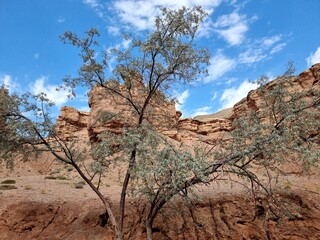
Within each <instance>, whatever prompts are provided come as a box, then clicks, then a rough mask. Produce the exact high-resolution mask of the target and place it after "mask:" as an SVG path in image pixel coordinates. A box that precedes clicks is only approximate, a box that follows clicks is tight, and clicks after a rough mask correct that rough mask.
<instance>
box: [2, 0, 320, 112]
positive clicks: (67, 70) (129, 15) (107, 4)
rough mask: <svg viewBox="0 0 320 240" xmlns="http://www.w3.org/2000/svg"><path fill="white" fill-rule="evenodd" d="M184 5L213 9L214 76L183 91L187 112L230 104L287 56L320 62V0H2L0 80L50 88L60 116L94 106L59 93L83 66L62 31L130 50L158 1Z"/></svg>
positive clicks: (298, 62) (205, 31)
mask: <svg viewBox="0 0 320 240" xmlns="http://www.w3.org/2000/svg"><path fill="white" fill-rule="evenodd" d="M182 5H185V6H188V7H191V6H193V5H202V6H203V7H204V9H205V10H206V11H207V12H208V13H209V17H208V18H207V20H206V22H205V23H204V24H203V26H202V27H201V29H200V32H199V34H198V37H197V40H196V41H197V45H200V46H205V47H208V48H209V49H210V51H211V61H210V66H209V67H208V71H209V76H208V77H207V78H206V79H203V80H199V81H198V82H196V83H195V84H194V85H193V86H185V87H181V89H176V96H177V99H178V101H179V103H180V104H177V108H178V109H179V110H181V111H182V112H183V116H184V117H192V116H195V115H198V114H208V113H213V112H216V111H218V110H220V109H222V108H226V107H231V106H232V105H233V104H234V103H236V102H237V101H239V100H241V99H242V98H243V97H245V96H246V94H247V92H248V91H249V90H251V89H254V88H255V87H256V86H255V85H254V84H252V83H250V81H251V80H255V79H257V78H258V77H259V76H261V75H262V74H267V75H268V76H270V77H271V78H273V77H275V76H277V75H279V74H281V73H282V72H283V71H284V69H285V66H286V64H287V62H288V61H293V62H294V63H295V66H296V69H297V73H299V72H301V71H303V70H305V69H306V68H308V67H310V66H311V65H312V64H314V63H316V62H320V27H319V22H320V1H319V0H244V1H240V0H155V1H151V0H139V1H135V0H113V1H112V0H46V1H45V0H28V1H26V0H0V31H1V34H0V36H1V37H0V83H2V84H3V83H4V84H6V85H7V86H8V88H9V89H10V91H11V92H18V93H19V92H20V93H21V92H24V91H31V92H33V93H39V92H41V91H43V92H46V93H47V94H48V97H49V98H50V99H51V100H53V101H54V102H55V103H56V107H55V108H54V109H53V114H54V115H57V114H59V110H60V108H61V107H62V106H65V105H68V106H74V107H77V108H78V109H81V110H85V111H88V110H89V108H88V105H87V97H86V96H85V90H81V91H79V93H78V95H77V98H76V99H74V100H68V98H67V94H66V92H63V91H60V92H57V91H55V89H56V87H57V86H58V85H59V84H61V83H62V79H63V78H64V76H65V75H67V74H70V75H72V76H76V74H77V69H78V68H79V66H80V65H81V59H80V58H79V56H78V50H77V49H75V48H73V47H71V46H68V45H64V44H63V43H62V42H61V41H60V40H59V36H60V35H62V34H63V33H64V32H65V31H73V32H76V33H78V34H79V35H81V34H82V33H83V32H85V31H86V30H88V29H89V28H91V27H95V28H97V29H98V30H99V31H100V33H101V38H100V42H101V46H102V47H103V48H110V47H118V48H126V47H127V46H128V44H130V42H128V41H124V40H122V38H121V33H122V32H133V33H134V34H136V35H138V36H141V37H142V38H143V36H145V33H146V32H148V31H151V30H152V25H153V19H154V16H155V15H156V14H157V13H158V8H159V7H161V6H167V7H169V8H178V7H181V6H182Z"/></svg>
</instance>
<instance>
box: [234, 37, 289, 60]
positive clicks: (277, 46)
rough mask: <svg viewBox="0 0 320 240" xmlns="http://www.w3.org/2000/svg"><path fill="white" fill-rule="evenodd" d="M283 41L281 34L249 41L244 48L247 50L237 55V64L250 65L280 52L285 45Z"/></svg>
mask: <svg viewBox="0 0 320 240" xmlns="http://www.w3.org/2000/svg"><path fill="white" fill-rule="evenodd" d="M282 41H283V37H282V35H281V34H279V35H273V36H268V37H264V38H262V39H255V40H251V43H249V44H247V46H245V47H246V48H247V49H246V50H244V51H242V52H241V53H240V54H239V57H238V62H239V63H241V64H252V63H257V62H260V61H261V60H263V59H266V58H268V57H270V56H271V55H272V54H275V53H277V52H280V51H281V50H282V49H283V48H284V47H285V46H286V45H287V44H286V43H285V42H282Z"/></svg>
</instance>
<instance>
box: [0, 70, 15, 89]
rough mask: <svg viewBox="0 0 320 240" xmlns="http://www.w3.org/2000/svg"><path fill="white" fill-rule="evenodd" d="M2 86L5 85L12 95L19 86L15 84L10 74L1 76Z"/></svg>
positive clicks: (0, 82)
mask: <svg viewBox="0 0 320 240" xmlns="http://www.w3.org/2000/svg"><path fill="white" fill-rule="evenodd" d="M0 84H1V85H4V87H5V88H7V89H8V90H9V92H10V93H12V92H14V91H15V90H17V88H18V84H17V83H16V82H14V81H13V78H12V76H11V75H8V74H5V75H1V76H0Z"/></svg>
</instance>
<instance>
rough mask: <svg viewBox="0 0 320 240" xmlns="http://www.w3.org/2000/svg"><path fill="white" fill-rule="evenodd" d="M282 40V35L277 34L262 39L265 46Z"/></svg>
mask: <svg viewBox="0 0 320 240" xmlns="http://www.w3.org/2000/svg"><path fill="white" fill-rule="evenodd" d="M280 40H281V35H275V36H271V37H266V38H264V39H263V40H262V43H263V45H264V46H266V47H270V46H272V45H273V44H275V43H276V42H279V41H280Z"/></svg>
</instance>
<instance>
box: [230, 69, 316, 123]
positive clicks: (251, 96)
mask: <svg viewBox="0 0 320 240" xmlns="http://www.w3.org/2000/svg"><path fill="white" fill-rule="evenodd" d="M278 82H279V79H275V80H273V81H271V82H269V83H267V84H266V91H271V90H272V89H274V88H275V87H276V85H277V84H278ZM284 87H286V89H287V90H288V91H289V92H302V91H305V90H309V89H312V88H314V89H320V63H318V64H315V65H313V66H312V67H311V68H310V69H307V70H306V71H304V72H302V73H300V74H299V75H298V76H296V77H289V78H288V79H287V80H286V82H285V83H284ZM263 108H264V100H263V97H262V94H261V92H259V91H257V90H253V91H250V92H249V93H248V95H247V97H246V98H244V99H242V100H241V101H240V102H238V103H236V104H235V105H234V107H233V113H232V116H231V119H236V118H239V117H240V116H242V115H243V114H245V113H246V112H248V111H255V112H262V111H263Z"/></svg>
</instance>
